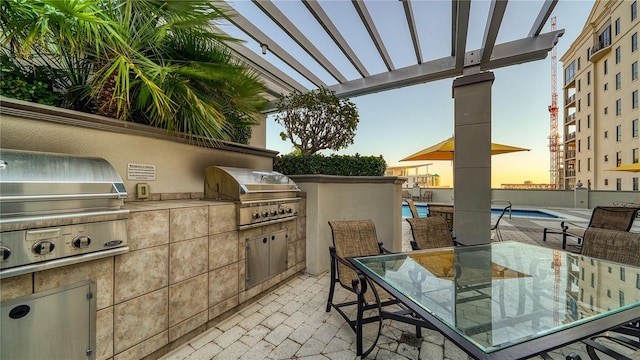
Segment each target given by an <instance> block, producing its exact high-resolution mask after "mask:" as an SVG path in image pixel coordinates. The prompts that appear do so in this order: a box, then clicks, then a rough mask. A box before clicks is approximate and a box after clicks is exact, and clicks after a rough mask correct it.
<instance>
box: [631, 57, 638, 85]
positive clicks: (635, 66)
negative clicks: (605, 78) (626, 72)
mask: <svg viewBox="0 0 640 360" xmlns="http://www.w3.org/2000/svg"><path fill="white" fill-rule="evenodd" d="M631 80H632V81H633V80H638V62H637V61H636V62H634V63H633V64H631Z"/></svg>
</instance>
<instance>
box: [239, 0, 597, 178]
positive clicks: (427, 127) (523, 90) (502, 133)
mask: <svg viewBox="0 0 640 360" xmlns="http://www.w3.org/2000/svg"><path fill="white" fill-rule="evenodd" d="M387 1H388V0H387ZM247 3H248V2H242V1H241V2H237V4H239V5H241V6H248V5H247ZM275 3H276V4H279V6H281V7H283V9H284V8H286V6H293V5H289V4H292V3H294V2H275ZM383 3H384V1H381V2H380V4H383ZM396 3H397V1H396ZM542 3H543V1H518V0H512V1H510V2H509V5H508V7H507V12H506V15H505V19H504V20H503V24H502V27H501V30H500V33H499V35H498V39H497V43H503V42H506V41H511V40H515V39H518V38H522V37H525V36H526V35H527V33H528V31H529V29H530V27H531V24H532V22H533V19H534V18H535V14H537V13H538V11H539V9H540V7H541V5H542ZM593 3H594V2H593V1H572V0H560V1H559V2H558V4H557V6H556V8H555V9H554V12H553V15H552V16H556V18H557V28H558V29H565V34H564V36H562V37H561V38H560V40H559V42H558V45H557V54H558V55H557V56H558V67H557V73H558V80H557V83H558V84H557V85H558V90H557V91H558V104H562V103H563V99H562V73H563V71H562V63H561V62H560V61H559V59H560V57H561V56H562V55H563V54H564V52H565V51H566V50H567V49H568V48H569V46H570V45H571V43H572V42H573V41H574V40H575V38H576V37H577V36H578V35H579V34H580V31H581V30H582V28H583V26H584V23H585V21H586V19H587V17H588V16H589V13H590V12H591V9H592V7H593ZM321 4H323V2H322V1H321ZM367 4H370V3H369V2H368V3H367ZM371 4H373V5H372V6H369V10H370V11H371V12H372V16H373V17H374V18H375V16H376V11H377V10H376V6H375V4H376V3H375V2H373V3H371ZM413 4H415V5H414V11H415V13H416V14H420V11H421V9H424V11H423V12H424V13H425V14H426V15H424V16H425V17H427V18H428V23H429V28H428V29H426V28H425V29H422V30H423V31H421V32H420V35H419V36H421V38H420V41H421V46H422V47H423V51H424V52H425V59H426V60H431V59H435V58H439V57H444V56H446V54H429V51H430V50H429V49H434V48H435V49H436V50H442V51H444V52H446V49H447V47H448V46H449V41H450V39H449V36H450V34H449V29H450V16H448V15H449V14H450V6H451V5H450V4H451V3H450V1H414V2H413ZM489 4H490V2H489V1H484V0H474V1H472V9H471V20H470V33H469V37H468V43H469V46H468V47H467V49H472V48H478V47H480V44H481V42H482V36H483V33H482V31H483V29H484V24H485V23H486V16H487V15H486V14H487V13H488V8H489ZM386 5H391V4H390V3H389V4H386ZM234 7H235V6H234ZM422 7H423V8H422ZM438 7H440V8H441V9H442V11H440V10H438V11H439V12H435V11H433V10H434V9H438ZM328 9H329V7H326V8H325V10H326V11H327V12H329V10H328ZM427 9H428V11H427ZM378 11H379V12H384V11H385V9H384V6H381V8H380V10H378ZM443 14H446V15H447V16H443ZM478 14H479V15H478ZM330 15H331V14H330ZM378 16H381V15H378ZM416 17H418V15H416ZM334 21H335V20H334ZM389 23H394V22H392V21H391V22H389ZM376 24H377V25H378V26H382V25H380V24H381V23H380V22H378V21H377V22H376ZM382 30H384V29H381V31H382ZM420 30H421V29H419V31H420ZM547 31H550V21H549V23H548V24H547V25H546V26H545V29H544V30H543V32H547ZM424 33H426V34H427V35H422V34H424ZM390 43H394V41H390ZM426 43H429V44H430V46H431V47H427V46H426V45H425V44H426ZM385 45H386V43H385ZM392 46H393V45H392ZM438 47H440V48H441V49H439V48H438ZM436 50H434V51H436ZM397 52H398V51H397V50H394V49H390V53H397ZM408 53H411V51H408ZM550 59H551V56H550V55H549V56H548V57H547V58H546V59H545V60H541V61H536V62H531V63H526V64H521V65H516V66H511V67H508V68H501V69H496V70H493V72H494V74H495V81H494V83H493V93H492V97H493V105H492V118H493V120H492V121H493V122H492V138H493V141H494V142H497V143H503V144H508V145H515V146H519V147H525V148H529V149H531V151H529V152H521V153H512V154H506V155H498V156H494V157H492V187H500V184H502V183H522V182H524V181H527V180H530V181H533V182H534V183H548V182H549V148H548V144H549V140H548V136H549V112H548V110H547V107H548V106H549V105H550V103H551V60H550ZM394 62H397V63H399V64H400V66H398V67H401V66H402V59H397V61H396V59H394ZM367 65H368V64H367ZM452 82H453V79H447V80H441V81H437V82H432V83H426V84H421V85H415V86H411V87H405V88H402V89H397V90H391V91H386V92H381V93H375V94H370V95H365V96H360V97H354V98H351V101H353V102H354V103H355V104H356V105H357V106H358V110H359V114H360V123H359V126H358V130H357V132H356V137H355V143H354V144H353V145H351V146H350V147H349V148H347V149H344V150H341V151H340V152H339V153H340V154H355V153H359V154H361V155H375V156H378V155H382V156H383V157H384V159H385V160H386V162H387V165H389V166H401V165H407V166H410V165H418V164H422V163H427V162H399V160H400V159H402V158H403V157H405V156H407V155H410V154H413V153H415V152H417V151H419V150H421V149H423V148H425V147H427V146H430V145H433V144H435V143H438V142H440V141H442V140H444V139H446V138H448V137H450V136H451V135H453V127H454V124H453V107H454V102H453V99H452V96H451V94H452V92H451V85H452ZM558 127H559V131H560V135H561V136H562V109H560V111H559V120H558ZM281 131H282V128H281V127H280V126H279V125H278V124H276V123H275V121H274V116H273V115H271V116H269V118H268V121H267V148H268V149H272V150H276V151H279V152H281V153H289V152H291V151H292V145H291V143H290V142H289V141H282V140H281V138H280V136H279V134H280V132H281ZM325 153H326V154H329V153H331V152H325ZM432 163H433V165H431V166H429V172H430V173H438V174H439V175H440V179H441V185H451V183H452V173H453V166H452V163H451V162H450V161H433V162H432Z"/></svg>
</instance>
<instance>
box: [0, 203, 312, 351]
mask: <svg viewBox="0 0 640 360" xmlns="http://www.w3.org/2000/svg"><path fill="white" fill-rule="evenodd" d="M305 205H306V202H305V199H304V198H302V201H301V204H300V213H299V216H298V217H297V218H296V219H294V220H290V221H285V222H282V223H277V224H272V225H267V226H262V227H256V228H253V229H248V230H240V231H239V230H237V226H236V204H235V203H229V202H215V201H201V200H171V201H150V202H137V203H136V202H131V203H127V204H126V207H127V208H129V210H130V211H131V213H130V215H129V221H128V244H129V248H130V251H129V252H128V253H126V254H123V255H118V256H115V257H110V258H104V259H99V260H94V261H90V262H85V263H81V264H76V265H71V266H65V267H61V268H55V269H50V270H46V271H41V272H36V273H33V274H27V275H21V276H16V277H13V278H7V279H3V280H2V282H1V283H0V297H1V299H2V300H8V299H12V298H16V297H19V296H23V295H27V294H30V293H32V292H33V291H35V292H40V291H44V290H48V289H53V288H57V287H59V286H63V285H66V284H72V283H75V282H79V281H83V280H87V279H94V280H95V281H96V283H97V291H98V297H97V310H98V314H97V341H96V343H97V349H96V351H97V356H96V358H97V359H100V360H101V359H114V360H121V359H141V358H144V357H149V358H155V357H158V356H160V355H162V354H164V353H165V352H166V351H168V350H170V349H172V348H173V347H175V346H177V345H180V344H182V343H184V342H185V341H187V340H188V339H190V338H191V337H193V336H195V335H197V334H198V333H200V332H202V331H204V330H206V329H207V328H208V327H210V326H212V325H215V324H216V323H217V322H218V321H220V320H221V319H222V318H224V315H226V314H228V313H230V312H233V311H235V310H236V309H237V308H238V307H241V306H242V305H243V303H246V302H248V301H250V300H251V299H252V298H255V297H257V296H259V295H260V294H261V293H263V292H265V291H266V290H268V289H269V288H270V287H272V286H274V285H277V284H279V283H280V282H282V281H285V280H287V279H288V278H289V277H291V276H293V275H294V274H296V273H297V272H299V271H303V270H304V269H305V266H306V261H305V253H306V248H305V242H306V236H305V228H306V216H305V208H306V206H305ZM283 229H286V230H287V232H288V237H287V250H288V263H287V266H288V268H287V270H286V271H285V272H283V273H280V274H278V275H276V276H274V277H272V278H270V279H268V280H266V281H264V282H262V283H260V284H258V285H256V286H254V287H252V288H249V289H246V288H245V245H244V244H245V241H246V240H247V239H250V238H254V237H256V236H260V235H263V234H269V233H272V232H275V231H279V230H283ZM32 290H33V291H32Z"/></svg>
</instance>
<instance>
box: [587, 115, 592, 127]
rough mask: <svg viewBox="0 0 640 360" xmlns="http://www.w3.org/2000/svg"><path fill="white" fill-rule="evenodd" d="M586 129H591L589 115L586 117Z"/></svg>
mask: <svg viewBox="0 0 640 360" xmlns="http://www.w3.org/2000/svg"><path fill="white" fill-rule="evenodd" d="M587 129H591V115H587Z"/></svg>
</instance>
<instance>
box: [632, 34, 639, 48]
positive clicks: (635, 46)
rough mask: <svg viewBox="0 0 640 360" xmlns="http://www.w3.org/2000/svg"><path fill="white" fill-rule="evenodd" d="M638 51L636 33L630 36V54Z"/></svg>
mask: <svg viewBox="0 0 640 360" xmlns="http://www.w3.org/2000/svg"><path fill="white" fill-rule="evenodd" d="M636 50H638V33H634V34H633V35H631V52H634V51H636Z"/></svg>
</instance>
